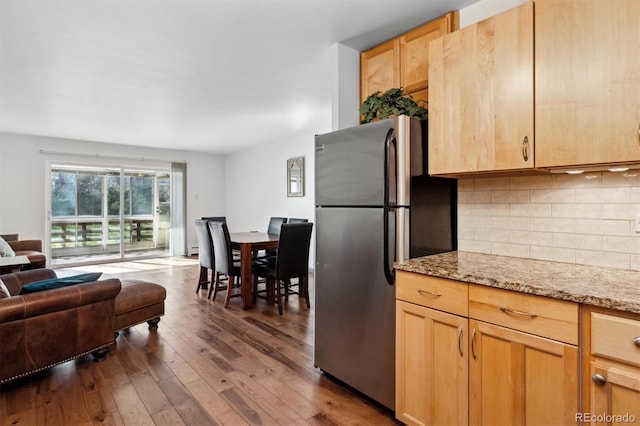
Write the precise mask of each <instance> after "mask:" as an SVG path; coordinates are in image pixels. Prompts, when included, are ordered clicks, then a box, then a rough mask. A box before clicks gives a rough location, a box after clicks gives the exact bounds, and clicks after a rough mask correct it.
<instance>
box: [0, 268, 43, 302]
mask: <svg viewBox="0 0 640 426" xmlns="http://www.w3.org/2000/svg"><path fill="white" fill-rule="evenodd" d="M50 278H56V273H55V271H54V270H53V269H32V270H29V271H21V272H15V273H13V274H5V275H0V280H2V282H3V283H4V284H5V285H6V286H7V288H8V289H9V294H11V295H12V296H15V295H17V294H18V293H20V289H22V286H23V285H25V284H29V283H32V282H34V281H41V280H48V279H50Z"/></svg>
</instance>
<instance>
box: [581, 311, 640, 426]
mask: <svg viewBox="0 0 640 426" xmlns="http://www.w3.org/2000/svg"><path fill="white" fill-rule="evenodd" d="M582 320H583V323H584V324H585V326H584V327H583V331H582V333H583V342H584V345H583V365H585V366H589V368H585V371H584V373H585V374H584V375H583V389H582V392H583V396H584V398H583V400H584V407H583V410H582V413H581V420H582V421H583V422H584V424H596V425H615V424H636V423H638V422H640V314H633V313H621V312H619V311H612V310H607V309H602V308H595V307H590V308H586V309H584V310H583V314H582Z"/></svg>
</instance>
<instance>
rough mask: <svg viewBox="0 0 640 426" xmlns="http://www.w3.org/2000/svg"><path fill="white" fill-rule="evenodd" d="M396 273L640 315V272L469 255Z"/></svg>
mask: <svg viewBox="0 0 640 426" xmlns="http://www.w3.org/2000/svg"><path fill="white" fill-rule="evenodd" d="M395 267H396V269H398V270H402V271H408V272H415V273H418V274H423V275H430V276H434V277H440V278H449V279H452V280H458V281H464V282H467V283H473V284H481V285H486V286H490V287H497V288H502V289H506V290H514V291H519V292H521V293H528V294H536V295H539V296H547V297H552V298H554V299H562V300H569V301H574V302H579V303H586V304H589V305H595V306H602V307H606V308H612V309H618V310H621V311H628V312H636V313H640V272H638V271H631V270H626V269H615V268H601V267H596V266H586V265H576V264H572V263H560V262H549V261H543V260H532V259H523V258H518V257H507V256H495V255H490V254H480V253H470V252H462V251H460V252H455V251H454V252H449V253H442V254H436V255H432V256H425V257H419V258H415V259H409V260H407V261H405V262H402V263H398V264H396V265H395Z"/></svg>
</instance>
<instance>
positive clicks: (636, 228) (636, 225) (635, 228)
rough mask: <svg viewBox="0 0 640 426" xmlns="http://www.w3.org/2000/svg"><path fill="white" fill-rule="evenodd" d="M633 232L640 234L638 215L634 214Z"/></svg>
mask: <svg viewBox="0 0 640 426" xmlns="http://www.w3.org/2000/svg"><path fill="white" fill-rule="evenodd" d="M634 231H636V233H639V234H640V213H636V220H635V225H634Z"/></svg>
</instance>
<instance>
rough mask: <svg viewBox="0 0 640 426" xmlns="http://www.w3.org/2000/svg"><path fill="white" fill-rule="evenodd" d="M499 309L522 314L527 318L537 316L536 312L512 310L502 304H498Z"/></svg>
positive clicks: (508, 312) (513, 313)
mask: <svg viewBox="0 0 640 426" xmlns="http://www.w3.org/2000/svg"><path fill="white" fill-rule="evenodd" d="M500 310H501V311H502V312H504V313H505V314H512V315H522V316H524V317H529V318H536V317H537V316H538V314H534V313H531V312H522V311H514V310H513V309H509V308H507V307H504V306H500Z"/></svg>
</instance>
